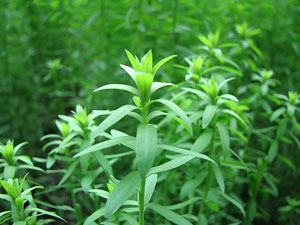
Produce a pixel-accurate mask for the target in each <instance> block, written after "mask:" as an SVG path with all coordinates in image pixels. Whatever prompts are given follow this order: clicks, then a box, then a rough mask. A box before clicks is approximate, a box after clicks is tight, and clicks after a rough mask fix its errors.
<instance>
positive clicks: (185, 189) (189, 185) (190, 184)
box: [180, 172, 207, 199]
mask: <svg viewBox="0 0 300 225" xmlns="http://www.w3.org/2000/svg"><path fill="white" fill-rule="evenodd" d="M206 175H207V172H200V173H199V174H198V175H197V176H196V177H195V178H194V179H192V180H188V181H187V182H186V183H185V184H184V185H183V186H182V188H181V190H180V198H181V199H183V198H185V197H186V196H188V195H190V194H191V193H192V192H193V190H195V189H196V188H197V187H198V186H199V185H200V184H201V183H202V182H203V181H204V178H205V177H206Z"/></svg>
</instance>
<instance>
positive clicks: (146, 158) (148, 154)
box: [136, 124, 157, 178]
mask: <svg viewBox="0 0 300 225" xmlns="http://www.w3.org/2000/svg"><path fill="white" fill-rule="evenodd" d="M156 148H157V130H156V128H155V127H154V126H153V125H151V124H140V125H139V127H138V129H137V135H136V154H137V162H138V170H139V172H140V175H141V177H142V178H144V177H145V176H146V174H147V173H148V171H149V170H150V168H151V167H152V164H153V162H154V159H155V156H156Z"/></svg>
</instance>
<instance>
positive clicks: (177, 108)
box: [154, 99, 193, 135]
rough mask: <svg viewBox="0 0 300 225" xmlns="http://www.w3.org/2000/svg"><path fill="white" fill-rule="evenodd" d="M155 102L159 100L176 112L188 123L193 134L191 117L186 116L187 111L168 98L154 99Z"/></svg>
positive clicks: (189, 130)
mask: <svg viewBox="0 0 300 225" xmlns="http://www.w3.org/2000/svg"><path fill="white" fill-rule="evenodd" d="M154 102H159V103H161V104H163V105H165V106H167V107H168V108H169V109H171V110H172V111H173V112H175V113H176V114H177V115H178V116H179V117H180V118H181V119H182V121H183V122H184V123H185V124H186V126H187V127H188V130H187V131H188V132H189V133H190V134H191V135H193V128H192V125H191V122H190V121H189V119H188V117H187V116H186V114H185V112H184V111H183V110H182V109H181V108H179V106H178V105H176V104H175V103H173V102H171V101H169V100H166V99H157V100H154Z"/></svg>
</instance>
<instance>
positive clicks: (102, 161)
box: [93, 151, 113, 176]
mask: <svg viewBox="0 0 300 225" xmlns="http://www.w3.org/2000/svg"><path fill="white" fill-rule="evenodd" d="M93 155H94V157H95V158H96V160H97V162H98V163H99V165H100V166H101V167H102V168H103V170H104V171H105V172H106V173H107V174H109V175H110V176H112V175H113V170H112V167H111V165H110V164H109V162H108V160H107V159H106V158H105V156H104V154H103V152H102V151H97V152H94V153H93Z"/></svg>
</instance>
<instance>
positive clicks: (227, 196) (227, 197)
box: [221, 193, 245, 217]
mask: <svg viewBox="0 0 300 225" xmlns="http://www.w3.org/2000/svg"><path fill="white" fill-rule="evenodd" d="M221 195H222V196H223V197H224V198H225V199H227V200H228V201H229V202H231V203H232V204H233V205H235V206H236V207H237V208H238V209H239V210H240V211H241V213H242V214H243V216H244V217H245V210H244V207H243V206H242V205H241V203H239V202H238V201H236V200H235V199H233V198H232V197H230V196H229V195H227V194H225V193H221Z"/></svg>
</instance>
